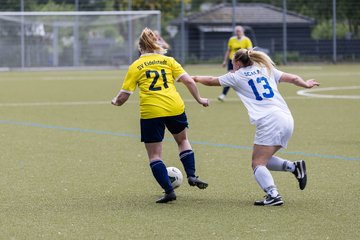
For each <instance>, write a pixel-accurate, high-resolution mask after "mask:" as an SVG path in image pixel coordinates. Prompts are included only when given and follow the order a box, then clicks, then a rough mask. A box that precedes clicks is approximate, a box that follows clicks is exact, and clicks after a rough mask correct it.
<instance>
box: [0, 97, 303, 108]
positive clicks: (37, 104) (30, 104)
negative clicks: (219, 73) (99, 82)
mask: <svg viewBox="0 0 360 240" xmlns="http://www.w3.org/2000/svg"><path fill="white" fill-rule="evenodd" d="M285 99H310V98H307V97H301V96H290V97H286V98H285ZM209 100H210V104H211V103H212V102H218V100H217V99H216V98H209ZM110 102H111V100H109V101H75V102H28V103H25V102H18V103H0V107H46V106H79V105H105V104H109V105H110V104H111V103H110ZM184 102H189V103H193V102H196V101H195V99H184ZM226 102H239V103H240V99H239V98H227V99H226V100H225V103H226ZM134 103H136V104H139V101H138V100H128V101H127V102H126V104H134Z"/></svg>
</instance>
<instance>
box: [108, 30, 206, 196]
mask: <svg viewBox="0 0 360 240" xmlns="http://www.w3.org/2000/svg"><path fill="white" fill-rule="evenodd" d="M139 50H140V52H141V56H140V57H139V59H137V60H136V61H135V62H134V63H133V64H131V66H130V67H129V70H128V72H127V74H126V76H125V80H124V82H123V85H122V88H121V90H120V92H119V94H118V95H117V96H116V97H115V98H114V99H113V100H112V101H111V103H112V104H113V105H116V106H121V105H123V104H124V103H125V102H126V101H127V100H128V98H129V96H130V95H131V94H132V93H133V92H134V91H135V89H136V87H137V86H138V87H139V89H140V126H141V141H142V142H144V143H145V148H146V150H147V153H148V157H149V161H150V168H151V170H152V173H153V175H154V177H155V179H156V181H157V182H158V183H159V185H160V186H161V187H162V188H163V189H164V191H165V195H164V196H163V197H161V198H160V199H158V200H157V201H156V202H157V203H167V202H169V201H173V200H176V194H175V192H174V189H173V187H172V186H171V182H170V179H169V177H168V174H167V170H166V166H165V164H164V162H163V161H162V140H163V138H164V134H165V128H167V129H168V130H169V131H170V132H171V134H172V135H173V137H174V139H175V141H176V143H177V145H178V149H179V153H180V154H179V156H180V160H181V162H182V164H183V166H184V169H185V172H186V175H187V178H188V183H189V184H190V186H197V187H198V188H200V189H205V188H206V187H207V186H208V184H207V183H206V182H205V181H202V180H200V179H198V177H197V176H196V175H195V156H194V152H193V151H192V148H191V145H190V142H189V140H188V138H187V134H186V129H187V127H188V122H187V117H186V114H185V105H184V101H183V100H182V98H181V96H180V94H179V93H178V92H177V90H176V88H175V81H179V82H182V83H184V84H185V86H186V87H187V88H188V90H189V91H190V93H191V95H192V96H193V97H194V98H195V100H196V101H197V102H198V103H199V104H201V105H203V106H204V107H207V106H208V104H209V102H208V99H206V98H202V97H200V93H199V91H198V89H197V87H196V84H195V82H194V80H193V79H192V78H191V77H190V76H189V75H188V74H187V73H186V72H185V70H184V69H183V68H182V67H181V65H180V64H179V63H178V62H177V61H176V60H175V59H174V58H172V57H168V56H165V55H164V53H166V49H163V48H162V47H161V45H160V44H159V42H158V39H157V37H156V34H155V33H154V32H153V31H152V30H150V29H148V28H145V29H144V30H143V31H142V33H141V36H140V40H139Z"/></svg>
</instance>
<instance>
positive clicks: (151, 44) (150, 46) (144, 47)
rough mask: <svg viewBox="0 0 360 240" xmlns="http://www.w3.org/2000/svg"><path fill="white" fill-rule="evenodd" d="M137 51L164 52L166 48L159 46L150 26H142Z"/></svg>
mask: <svg viewBox="0 0 360 240" xmlns="http://www.w3.org/2000/svg"><path fill="white" fill-rule="evenodd" d="M139 51H140V52H141V53H154V52H155V53H161V54H165V53H166V49H164V48H162V47H161V46H160V44H159V43H158V39H157V36H156V34H155V33H154V32H153V31H152V30H151V29H150V28H144V30H143V31H142V33H141V35H140V39H139Z"/></svg>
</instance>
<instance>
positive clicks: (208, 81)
mask: <svg viewBox="0 0 360 240" xmlns="http://www.w3.org/2000/svg"><path fill="white" fill-rule="evenodd" d="M192 78H193V79H194V81H195V82H199V83H201V84H204V85H206V86H221V85H220V82H219V78H218V77H212V76H192Z"/></svg>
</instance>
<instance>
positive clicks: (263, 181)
mask: <svg viewBox="0 0 360 240" xmlns="http://www.w3.org/2000/svg"><path fill="white" fill-rule="evenodd" d="M254 176H255V179H256V181H257V183H258V184H259V185H260V187H261V188H262V189H263V190H264V191H265V192H266V193H267V194H270V195H271V196H272V197H276V196H277V195H278V194H279V193H278V191H277V189H276V186H275V183H274V179H273V177H272V175H271V173H270V171H269V169H267V168H266V167H265V166H261V165H259V166H257V167H256V168H255V170H254Z"/></svg>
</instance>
